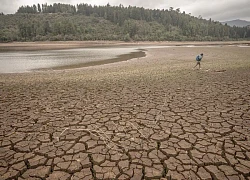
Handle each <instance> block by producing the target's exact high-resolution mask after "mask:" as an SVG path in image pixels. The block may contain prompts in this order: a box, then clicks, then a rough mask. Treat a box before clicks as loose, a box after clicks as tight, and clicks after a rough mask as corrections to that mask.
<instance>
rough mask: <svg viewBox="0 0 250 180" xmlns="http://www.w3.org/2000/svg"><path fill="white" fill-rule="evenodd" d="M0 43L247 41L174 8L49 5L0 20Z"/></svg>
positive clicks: (233, 30)
mask: <svg viewBox="0 0 250 180" xmlns="http://www.w3.org/2000/svg"><path fill="white" fill-rule="evenodd" d="M0 27H1V28H0V41H1V42H5V41H44V40H52V41H53V40H54V41H56V40H124V41H130V40H134V41H168V40H172V41H173V40H175V41H187V40H196V41H203V40H206V41H215V40H240V39H247V38H250V31H249V29H247V28H246V27H243V28H241V27H230V26H228V25H227V24H225V25H222V24H221V23H220V22H216V21H213V20H211V19H209V20H205V19H203V18H202V17H194V16H192V15H191V14H186V13H185V12H181V11H180V9H179V8H177V9H175V10H174V8H173V7H171V8H169V9H162V10H159V9H153V10H152V9H144V8H143V7H135V6H128V7H124V6H123V5H119V6H110V4H107V5H105V6H92V5H90V4H85V3H82V4H77V5H76V6H74V5H70V4H61V3H54V4H53V5H48V4H41V5H40V4H37V5H33V6H21V7H19V8H18V10H17V12H16V14H13V15H3V14H2V15H1V16H0Z"/></svg>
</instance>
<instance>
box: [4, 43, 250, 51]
mask: <svg viewBox="0 0 250 180" xmlns="http://www.w3.org/2000/svg"><path fill="white" fill-rule="evenodd" d="M240 44H244V45H250V41H213V42H211V41H202V42H197V41H182V42H180V41H143V42H123V41H40V42H11V43H0V52H6V51H37V50H60V49H75V48H86V47H103V46H119V45H123V46H124V45H128V46H133V45H145V46H146V45H162V46H168V45H169V46H181V45H194V46H198V45H199V46H202V45H240Z"/></svg>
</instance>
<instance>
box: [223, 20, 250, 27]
mask: <svg viewBox="0 0 250 180" xmlns="http://www.w3.org/2000/svg"><path fill="white" fill-rule="evenodd" d="M222 24H227V25H229V26H231V27H233V26H236V27H246V26H247V25H250V21H245V20H240V19H236V20H232V21H225V22H223V23H222Z"/></svg>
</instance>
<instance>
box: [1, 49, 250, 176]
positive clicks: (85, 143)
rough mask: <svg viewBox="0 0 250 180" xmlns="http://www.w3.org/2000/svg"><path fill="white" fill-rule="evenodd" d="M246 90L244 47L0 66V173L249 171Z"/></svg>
mask: <svg viewBox="0 0 250 180" xmlns="http://www.w3.org/2000/svg"><path fill="white" fill-rule="evenodd" d="M201 52H203V53H204V59H203V60H202V69H201V70H197V69H193V66H194V65H195V56H196V55H197V54H199V53H201ZM249 89H250V51H249V47H247V46H246V47H245V46H244V47H238V46H225V45H221V46H216V47H163V48H151V49H147V51H146V57H143V58H134V59H131V60H128V61H123V62H118V63H112V64H105V65H100V66H93V67H92V66H91V67H83V68H78V69H67V70H56V71H53V70H50V71H41V72H32V73H23V74H0V97H1V98H0V164H1V165H0V177H1V178H2V179H20V180H21V179H51V180H52V179H53V180H54V179H161V178H162V179H250V173H249V172H250V135H249V134H250V91H249Z"/></svg>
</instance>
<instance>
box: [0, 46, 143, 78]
mask: <svg viewBox="0 0 250 180" xmlns="http://www.w3.org/2000/svg"><path fill="white" fill-rule="evenodd" d="M136 52H140V50H139V49H138V48H135V47H112V48H111V47H107V48H82V49H67V50H44V51H18V52H3V53H0V73H21V72H30V71H34V70H38V69H58V68H60V67H74V66H76V65H84V64H89V65H95V64H97V65H98V64H100V63H98V62H100V61H101V62H102V64H104V63H105V60H107V61H108V60H112V59H113V60H114V59H115V58H117V57H119V56H120V55H122V54H130V53H136ZM116 61H119V60H116ZM116 61H114V62H116Z"/></svg>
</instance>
